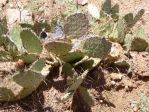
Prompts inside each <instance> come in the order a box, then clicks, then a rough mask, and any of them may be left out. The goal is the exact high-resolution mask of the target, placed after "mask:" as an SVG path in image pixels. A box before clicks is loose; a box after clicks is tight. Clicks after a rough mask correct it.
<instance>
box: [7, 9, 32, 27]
mask: <svg viewBox="0 0 149 112" xmlns="http://www.w3.org/2000/svg"><path fill="white" fill-rule="evenodd" d="M6 17H7V22H8V25H9V27H12V26H13V25H14V24H15V23H16V22H18V23H28V24H32V23H33V19H32V13H31V12H29V11H28V10H24V9H20V10H19V9H16V8H9V9H7V10H6Z"/></svg>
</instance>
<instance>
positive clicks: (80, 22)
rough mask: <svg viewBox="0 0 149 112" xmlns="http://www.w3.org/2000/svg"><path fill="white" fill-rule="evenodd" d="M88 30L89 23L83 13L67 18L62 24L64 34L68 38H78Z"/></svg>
mask: <svg viewBox="0 0 149 112" xmlns="http://www.w3.org/2000/svg"><path fill="white" fill-rule="evenodd" d="M88 29H89V21H88V19H87V17H86V15H85V14H83V13H75V14H73V15H70V16H68V17H67V19H66V21H65V23H64V33H65V35H66V36H67V37H70V38H79V37H81V36H83V35H85V34H86V33H88Z"/></svg>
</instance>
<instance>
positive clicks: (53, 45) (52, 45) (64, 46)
mask: <svg viewBox="0 0 149 112" xmlns="http://www.w3.org/2000/svg"><path fill="white" fill-rule="evenodd" d="M44 47H45V49H47V51H48V52H51V53H54V54H56V55H65V54H67V53H68V52H69V51H70V50H71V48H72V45H71V43H69V42H64V41H53V42H48V43H46V44H45V46H44Z"/></svg>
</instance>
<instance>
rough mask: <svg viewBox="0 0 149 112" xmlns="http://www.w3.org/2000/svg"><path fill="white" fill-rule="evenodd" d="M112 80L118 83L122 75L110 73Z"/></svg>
mask: <svg viewBox="0 0 149 112" xmlns="http://www.w3.org/2000/svg"><path fill="white" fill-rule="evenodd" d="M110 76H111V79H112V80H117V81H120V80H122V77H123V75H122V74H120V73H111V74H110Z"/></svg>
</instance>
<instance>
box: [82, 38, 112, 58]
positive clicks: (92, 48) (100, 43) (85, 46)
mask: <svg viewBox="0 0 149 112" xmlns="http://www.w3.org/2000/svg"><path fill="white" fill-rule="evenodd" d="M111 46H112V43H111V42H109V41H108V40H106V39H105V38H101V37H90V38H88V39H85V40H83V41H82V42H81V45H80V50H81V51H82V52H83V53H85V54H87V55H89V56H91V57H94V58H104V57H105V56H107V54H108V53H109V52H110V49H111Z"/></svg>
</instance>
